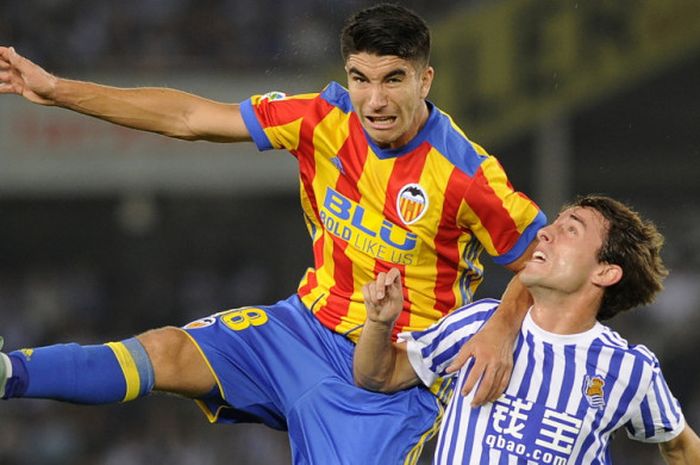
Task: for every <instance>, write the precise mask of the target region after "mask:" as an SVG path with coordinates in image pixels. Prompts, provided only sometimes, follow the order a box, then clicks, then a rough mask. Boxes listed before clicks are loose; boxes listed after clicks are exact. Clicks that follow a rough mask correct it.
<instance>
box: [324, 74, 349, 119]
mask: <svg viewBox="0 0 700 465" xmlns="http://www.w3.org/2000/svg"><path fill="white" fill-rule="evenodd" d="M320 98H321V99H322V100H323V101H325V102H327V103H329V104H330V105H332V106H334V107H336V108H338V109H340V110H341V111H343V113H350V112H352V102H351V101H350V94H349V93H348V90H347V89H346V88H345V87H343V86H341V85H340V84H338V83H337V82H335V81H331V82H330V83H329V84H328V85H327V86H326V87H325V89H323V91H322V92H321V94H320Z"/></svg>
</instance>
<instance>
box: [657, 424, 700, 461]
mask: <svg viewBox="0 0 700 465" xmlns="http://www.w3.org/2000/svg"><path fill="white" fill-rule="evenodd" d="M659 450H660V451H661V455H662V457H663V458H664V460H665V461H666V463H667V464H668V465H695V464H698V463H700V438H698V436H697V434H695V431H693V429H692V428H691V427H690V426H687V425H686V427H685V429H684V430H683V431H682V432H681V434H679V435H678V436H677V437H676V438H674V439H672V440H671V441H668V442H664V443H661V444H659Z"/></svg>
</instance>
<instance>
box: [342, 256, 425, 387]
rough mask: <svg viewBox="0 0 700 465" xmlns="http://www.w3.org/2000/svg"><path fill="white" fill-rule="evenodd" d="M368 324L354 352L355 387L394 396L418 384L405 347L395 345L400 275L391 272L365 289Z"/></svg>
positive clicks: (363, 291) (380, 276) (403, 344)
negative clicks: (394, 393) (394, 334)
mask: <svg viewBox="0 0 700 465" xmlns="http://www.w3.org/2000/svg"><path fill="white" fill-rule="evenodd" d="M362 294H363V295H364V298H365V305H366V307H367V320H366V321H365V326H364V328H363V329H362V334H361V335H360V340H359V341H358V343H357V347H356V348H355V355H354V359H353V374H354V377H355V383H356V384H357V385H358V386H360V387H363V388H365V389H369V390H372V391H381V392H394V391H398V390H400V389H405V388H408V387H411V386H414V385H416V384H418V382H419V379H418V376H417V375H416V373H415V372H414V371H413V368H412V367H411V363H410V362H409V361H408V355H407V353H406V344H405V343H392V342H391V331H392V329H393V328H394V323H395V322H396V319H397V318H398V317H399V314H400V313H401V309H402V307H403V293H402V290H401V275H400V273H399V270H397V269H396V268H392V269H391V270H389V272H388V273H384V272H382V273H379V274H378V275H377V278H376V280H374V281H372V282H370V283H368V284H366V285H365V286H364V287H363V288H362Z"/></svg>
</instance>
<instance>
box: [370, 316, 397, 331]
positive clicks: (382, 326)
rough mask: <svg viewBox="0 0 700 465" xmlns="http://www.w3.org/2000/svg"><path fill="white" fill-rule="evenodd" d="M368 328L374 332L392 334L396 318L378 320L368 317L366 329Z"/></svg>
mask: <svg viewBox="0 0 700 465" xmlns="http://www.w3.org/2000/svg"><path fill="white" fill-rule="evenodd" d="M367 328H369V329H370V330H372V331H374V332H378V333H387V334H391V332H392V330H393V329H394V320H391V321H386V320H377V319H372V318H370V317H368V318H367V321H366V322H365V328H364V330H365V331H367Z"/></svg>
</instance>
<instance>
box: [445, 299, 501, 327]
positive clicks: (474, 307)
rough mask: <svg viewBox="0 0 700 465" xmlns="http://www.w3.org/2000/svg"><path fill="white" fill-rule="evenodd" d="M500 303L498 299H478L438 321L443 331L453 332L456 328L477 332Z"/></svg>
mask: <svg viewBox="0 0 700 465" xmlns="http://www.w3.org/2000/svg"><path fill="white" fill-rule="evenodd" d="M500 303H501V302H500V301H499V300H497V299H481V300H477V301H475V302H472V303H470V304H468V305H464V306H463V307H459V308H458V309H456V310H454V311H453V312H451V313H449V314H447V315H446V316H444V317H443V318H442V319H441V320H439V321H438V325H439V326H440V327H441V331H442V332H453V331H456V330H467V331H472V330H473V331H474V332H476V330H478V328H480V327H481V325H483V324H484V323H485V322H486V320H488V319H489V318H491V315H493V313H494V312H495V311H496V309H497V308H498V305H499V304H500Z"/></svg>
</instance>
